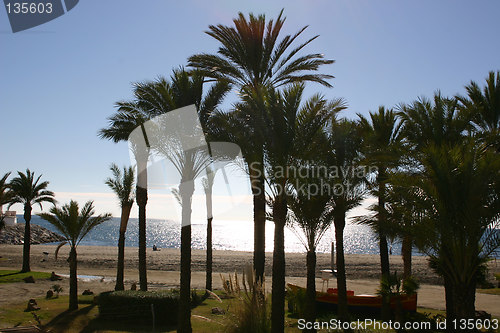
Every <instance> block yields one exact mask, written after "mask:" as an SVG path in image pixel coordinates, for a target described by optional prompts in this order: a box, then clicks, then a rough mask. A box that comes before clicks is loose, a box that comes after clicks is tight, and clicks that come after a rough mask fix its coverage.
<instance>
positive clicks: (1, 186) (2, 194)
mask: <svg viewBox="0 0 500 333" xmlns="http://www.w3.org/2000/svg"><path fill="white" fill-rule="evenodd" d="M9 176H10V172H7V173H6V174H5V175H3V177H2V178H0V231H1V230H2V229H3V228H4V227H5V222H4V215H3V211H2V206H3V205H5V204H8V203H9V201H10V198H11V196H12V192H10V191H9V186H8V183H7V179H8V178H9Z"/></svg>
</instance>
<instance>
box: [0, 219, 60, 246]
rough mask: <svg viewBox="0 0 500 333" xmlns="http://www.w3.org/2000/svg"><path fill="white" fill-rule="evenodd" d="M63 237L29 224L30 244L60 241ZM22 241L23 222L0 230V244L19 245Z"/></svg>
mask: <svg viewBox="0 0 500 333" xmlns="http://www.w3.org/2000/svg"><path fill="white" fill-rule="evenodd" d="M63 240H64V237H62V236H61V235H59V234H57V233H55V232H52V231H50V230H48V229H45V228H44V227H41V226H39V225H37V224H31V244H42V243H55V242H61V241H63ZM23 243H24V223H17V224H15V225H12V226H10V225H9V226H5V228H4V229H3V230H2V232H0V244H14V245H20V244H23Z"/></svg>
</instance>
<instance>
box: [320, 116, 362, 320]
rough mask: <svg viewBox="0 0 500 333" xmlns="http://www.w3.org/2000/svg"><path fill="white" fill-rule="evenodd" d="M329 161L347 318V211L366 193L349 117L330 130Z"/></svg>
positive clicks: (342, 310) (341, 303)
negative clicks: (345, 245)
mask: <svg viewBox="0 0 500 333" xmlns="http://www.w3.org/2000/svg"><path fill="white" fill-rule="evenodd" d="M328 134H329V135H328V143H327V144H326V147H327V149H328V153H327V154H326V156H325V162H326V164H327V165H328V166H329V167H330V168H331V169H332V170H334V171H336V172H332V173H331V174H330V175H329V183H328V184H329V187H330V189H331V191H330V193H329V194H330V198H331V199H332V200H333V202H334V205H333V209H332V210H333V212H332V216H333V221H334V225H335V250H336V252H337V257H336V267H337V289H338V314H339V318H341V319H342V320H346V319H347V318H348V316H347V315H348V314H347V281H346V269H345V259H344V228H345V225H346V215H347V212H349V211H350V210H351V209H353V208H355V207H356V206H358V205H359V204H360V203H361V200H362V199H363V197H364V194H365V193H364V192H365V190H364V183H365V175H364V173H365V170H364V168H363V167H362V166H361V165H360V150H361V140H360V137H359V135H358V132H357V128H356V124H355V123H353V122H351V121H348V120H339V121H334V122H333V123H332V125H331V128H330V132H329V133H328Z"/></svg>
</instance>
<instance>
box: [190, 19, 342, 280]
mask: <svg viewBox="0 0 500 333" xmlns="http://www.w3.org/2000/svg"><path fill="white" fill-rule="evenodd" d="M284 23H285V17H283V11H281V12H280V14H279V15H278V17H277V18H276V20H268V21H267V23H266V17H265V15H258V16H255V15H253V14H250V15H248V18H247V17H245V15H244V14H242V13H239V14H238V17H237V18H236V19H234V20H233V24H234V26H225V25H222V24H219V25H211V26H209V30H208V31H206V33H207V35H209V36H211V37H212V38H214V39H216V40H217V41H218V42H219V43H220V45H221V46H220V47H219V49H218V51H217V54H208V53H202V54H197V55H193V56H191V57H190V58H189V66H193V67H195V68H197V69H200V70H202V71H203V73H204V75H205V76H207V77H212V78H215V79H217V80H227V81H229V82H230V83H231V84H232V85H233V86H235V87H236V88H237V89H238V90H239V91H240V94H244V92H243V91H244V90H253V91H255V90H256V89H260V87H261V86H263V85H265V86H272V87H278V86H283V85H288V84H291V83H295V82H305V81H311V82H318V83H320V84H322V85H324V86H327V87H329V86H330V84H329V83H328V82H327V80H329V79H331V78H333V76H331V75H327V74H318V73H316V71H318V70H319V68H320V67H321V66H323V65H326V64H331V63H333V60H328V59H325V58H324V55H323V54H319V53H313V54H306V55H300V53H301V51H302V50H303V49H304V48H305V47H306V46H308V45H309V44H310V43H311V42H312V41H314V40H315V39H316V38H317V37H318V36H314V37H312V38H310V39H308V40H306V41H305V42H303V43H297V39H298V38H299V36H301V35H302V33H303V32H304V31H305V29H306V28H307V27H303V28H302V29H300V30H299V31H298V32H297V33H295V34H293V35H286V36H284V37H283V38H281V39H280V34H281V30H282V28H283V25H284ZM260 112H261V111H260V110H253V115H257V114H258V113H260ZM251 123H252V122H250V123H249V124H247V127H248V126H250V125H251ZM238 124H240V123H239V122H238ZM232 128H234V131H237V130H238V129H240V127H231V128H226V129H225V130H226V131H233V130H232ZM246 132H247V134H256V133H257V132H258V131H256V130H255V129H252V128H249V129H248V128H247V131H246ZM233 138H234V139H240V138H241V135H238V134H236V135H234V136H233ZM261 141H262V140H261V138H260V137H258V136H257V135H252V136H246V137H243V139H241V140H238V141H232V142H234V143H236V144H238V145H239V146H240V147H241V148H242V153H243V155H244V158H245V161H246V163H247V165H248V170H249V171H250V183H251V186H252V194H253V204H254V270H255V271H256V276H257V279H258V280H261V281H262V279H263V276H264V267H265V222H266V212H265V210H266V198H265V185H264V181H265V180H264V177H263V175H264V164H263V158H264V152H263V143H262V142H261ZM248 142H252V143H253V147H252V149H245V146H248Z"/></svg>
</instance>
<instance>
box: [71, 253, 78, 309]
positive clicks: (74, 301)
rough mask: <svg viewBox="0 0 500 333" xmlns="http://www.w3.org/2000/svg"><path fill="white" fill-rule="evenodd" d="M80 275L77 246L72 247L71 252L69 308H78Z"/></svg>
mask: <svg viewBox="0 0 500 333" xmlns="http://www.w3.org/2000/svg"><path fill="white" fill-rule="evenodd" d="M77 279H78V275H77V258H76V248H75V247H74V246H72V247H71V250H70V252H69V309H70V310H76V309H78V280H77Z"/></svg>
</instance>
